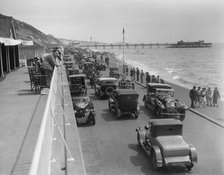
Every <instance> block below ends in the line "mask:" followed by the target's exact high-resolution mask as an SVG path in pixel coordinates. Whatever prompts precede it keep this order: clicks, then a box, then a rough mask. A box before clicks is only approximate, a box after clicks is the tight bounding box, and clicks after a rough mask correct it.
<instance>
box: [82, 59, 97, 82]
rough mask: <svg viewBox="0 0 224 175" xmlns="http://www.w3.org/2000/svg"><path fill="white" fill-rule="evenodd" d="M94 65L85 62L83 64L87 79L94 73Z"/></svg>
mask: <svg viewBox="0 0 224 175" xmlns="http://www.w3.org/2000/svg"><path fill="white" fill-rule="evenodd" d="M94 69H95V67H94V64H93V62H84V63H83V73H84V74H86V78H88V79H89V78H90V77H91V75H92V74H93V72H94Z"/></svg>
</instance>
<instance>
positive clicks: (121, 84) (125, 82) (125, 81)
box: [118, 76, 135, 89]
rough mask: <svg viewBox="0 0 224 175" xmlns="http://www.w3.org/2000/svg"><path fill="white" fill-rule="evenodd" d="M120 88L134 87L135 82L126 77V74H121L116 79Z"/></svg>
mask: <svg viewBox="0 0 224 175" xmlns="http://www.w3.org/2000/svg"><path fill="white" fill-rule="evenodd" d="M118 86H119V88H120V89H135V83H134V82H132V81H131V80H130V79H128V78H127V77H126V76H122V78H121V79H119V81H118Z"/></svg>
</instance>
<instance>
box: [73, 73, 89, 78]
mask: <svg viewBox="0 0 224 175" xmlns="http://www.w3.org/2000/svg"><path fill="white" fill-rule="evenodd" d="M73 77H86V75H85V74H74V75H69V78H73Z"/></svg>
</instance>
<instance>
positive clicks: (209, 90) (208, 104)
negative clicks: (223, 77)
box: [206, 88, 212, 106]
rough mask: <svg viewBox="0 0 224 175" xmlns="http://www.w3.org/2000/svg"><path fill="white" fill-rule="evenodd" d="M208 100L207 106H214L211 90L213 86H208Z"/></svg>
mask: <svg viewBox="0 0 224 175" xmlns="http://www.w3.org/2000/svg"><path fill="white" fill-rule="evenodd" d="M206 101H207V106H212V90H211V88H208V89H207V91H206Z"/></svg>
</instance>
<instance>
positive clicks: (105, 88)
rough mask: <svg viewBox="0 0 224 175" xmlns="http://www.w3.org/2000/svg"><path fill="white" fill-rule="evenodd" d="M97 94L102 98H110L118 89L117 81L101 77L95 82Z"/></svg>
mask: <svg viewBox="0 0 224 175" xmlns="http://www.w3.org/2000/svg"><path fill="white" fill-rule="evenodd" d="M94 87H95V94H96V95H97V96H98V97H99V98H101V97H103V96H105V95H106V96H110V95H112V93H113V92H114V90H116V89H117V87H118V84H117V79H116V78H112V77H100V78H98V79H97V80H96V82H95V85H94Z"/></svg>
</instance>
